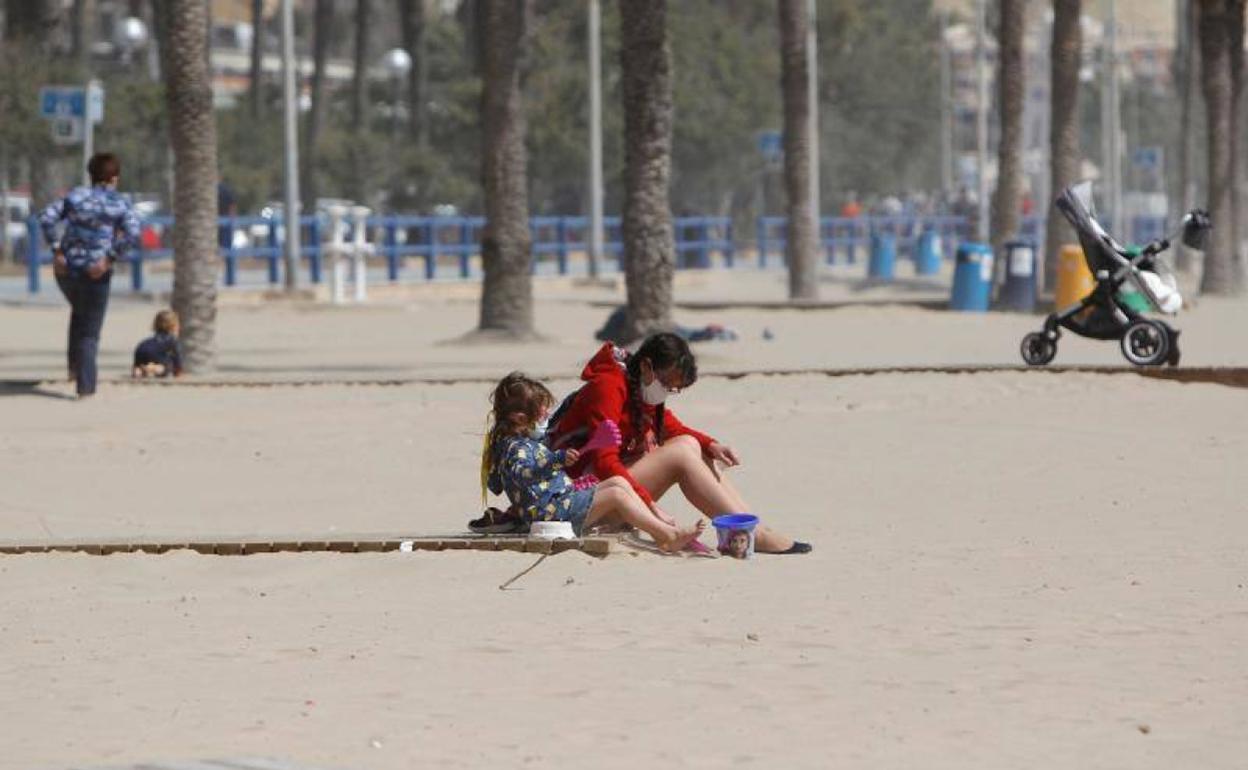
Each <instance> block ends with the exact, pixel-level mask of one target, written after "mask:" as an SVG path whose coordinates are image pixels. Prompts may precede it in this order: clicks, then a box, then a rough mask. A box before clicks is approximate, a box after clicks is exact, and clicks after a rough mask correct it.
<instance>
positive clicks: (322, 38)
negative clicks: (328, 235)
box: [299, 0, 334, 213]
mask: <svg viewBox="0 0 1248 770" xmlns="http://www.w3.org/2000/svg"><path fill="white" fill-rule="evenodd" d="M333 23H334V0H316V11H315V14H314V15H313V20H312V94H311V96H312V105H311V109H309V110H308V126H307V134H306V136H304V143H303V154H302V157H301V161H302V163H303V171H302V172H301V173H300V174H299V178H300V182H301V183H302V185H303V210H304V211H306V212H308V213H315V212H316V199H317V197H318V196H319V192H320V191H319V189H318V185H317V181H318V180H317V162H316V161H317V152H316V149H317V144H318V142H319V141H320V138H321V127H322V126H323V125H324V123H325V111H326V106H327V105H326V99H325V57H326V56H327V55H328V52H329V35H330V32H329V30H330V27H331V26H332V25H333Z"/></svg>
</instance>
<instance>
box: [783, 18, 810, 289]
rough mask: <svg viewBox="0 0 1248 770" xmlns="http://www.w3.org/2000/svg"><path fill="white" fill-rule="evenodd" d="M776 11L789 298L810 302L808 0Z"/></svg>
mask: <svg viewBox="0 0 1248 770" xmlns="http://www.w3.org/2000/svg"><path fill="white" fill-rule="evenodd" d="M779 11H780V84H781V90H782V91H783V96H784V183H785V190H786V192H787V193H788V197H787V201H788V209H787V214H788V224H787V225H786V231H787V235H786V247H785V251H786V256H787V258H788V263H789V299H814V298H815V297H817V296H818V295H819V275H818V262H817V261H816V242H815V227H814V212H813V211H812V209H811V207H812V206H813V205H814V202H813V201H812V200H811V197H810V151H811V141H812V140H813V137H812V136H811V135H810V111H811V110H812V109H814V105H812V104H811V103H810V98H809V94H810V92H809V90H808V88H807V87H808V85H809V82H810V76H811V73H810V72H808V71H807V67H806V33H807V30H808V28H809V26H810V19H809V18H808V16H807V13H806V12H807V0H780V3H779Z"/></svg>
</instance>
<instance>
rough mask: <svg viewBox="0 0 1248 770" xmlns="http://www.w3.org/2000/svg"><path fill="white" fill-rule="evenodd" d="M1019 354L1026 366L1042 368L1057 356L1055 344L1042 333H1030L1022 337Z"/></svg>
mask: <svg viewBox="0 0 1248 770" xmlns="http://www.w3.org/2000/svg"><path fill="white" fill-rule="evenodd" d="M1019 352H1021V353H1022V354H1023V361H1024V362H1025V363H1026V364H1027V365H1028V366H1044V365H1045V364H1047V363H1048V362H1050V361H1052V360H1053V356H1055V355H1057V343H1056V342H1054V341H1053V340H1051V339H1049V337H1048V335H1046V334H1045V333H1044V332H1032V333H1030V334H1028V335H1027V336H1026V337H1023V344H1022V346H1021V347H1020V350H1019Z"/></svg>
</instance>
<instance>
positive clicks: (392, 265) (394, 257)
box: [382, 214, 399, 283]
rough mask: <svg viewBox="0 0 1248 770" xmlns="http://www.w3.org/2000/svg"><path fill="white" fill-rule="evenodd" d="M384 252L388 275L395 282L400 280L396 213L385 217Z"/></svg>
mask: <svg viewBox="0 0 1248 770" xmlns="http://www.w3.org/2000/svg"><path fill="white" fill-rule="evenodd" d="M384 221H385V225H384V227H385V230H384V232H385V235H384V236H383V238H384V241H383V247H382V249H383V252H384V253H385V255H386V277H388V278H389V279H390V281H391V282H392V283H393V282H394V281H397V280H399V248H398V246H399V239H398V237H397V236H396V233H395V230H396V228H395V226H394V215H393V214H391V215H390V216H388V217H386V218H385V220H384Z"/></svg>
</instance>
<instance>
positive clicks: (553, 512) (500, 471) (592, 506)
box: [481, 372, 706, 551]
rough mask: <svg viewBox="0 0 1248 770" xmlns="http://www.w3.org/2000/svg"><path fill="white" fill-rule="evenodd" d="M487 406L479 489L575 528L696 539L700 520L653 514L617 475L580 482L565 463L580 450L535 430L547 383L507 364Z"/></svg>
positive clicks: (676, 541)
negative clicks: (618, 527)
mask: <svg viewBox="0 0 1248 770" xmlns="http://www.w3.org/2000/svg"><path fill="white" fill-rule="evenodd" d="M490 402H491V403H492V404H493V407H494V408H493V411H492V413H491V415H490V422H491V424H490V429H489V432H488V433H487V434H486V440H485V447H484V449H483V450H482V453H481V486H482V496H484V494H485V488H486V487H488V488H489V490H490V491H491V492H493V493H494V494H496V495H498V494H503V493H504V492H506V494H507V497H508V499H510V500H511V502H512V503H514V504H516V505H518V506H519V507H520V510H521V512H522V515H523V516H524V517H525V518H526V519H527V520H528V521H530V522H532V521H568V522H571V523H572V529H573V531H575V532H576V534H577V535H578V536H579V535H580V534H581V532H582V531H583V530H584V529H585V528H586V527H590V526H594V525H599V524H629V525H631V526H634V527H636V528H638V529H640V530H643V531H645V532H646V533H647V534H649V535H650V536H651V537H652V538H654V542H655V543H657V544H658V546H659V547H660V548H661V549H663V550H664V551H679V550H681V549H682V548H684V547H685V546H686V545H688V544H689V542H690V541H692V540H696V539H697V537H698V535H700V534H701V533H702V531H703V529H704V528H705V527H706V523H705V522H704V521H702V520H699V521H698V522H697V523H696V524H692V525H689V526H686V527H678V526H672V525H671V524H668V523H666V522H664V521H663V520H661V519H660V518H659V517H657V516H655V515H654V513H653V512H651V510H650V509H649V508H648V507H647V506H646V504H645V503H643V502H642V501H641V498H640V497H638V496H637V493H636V492H634V491H633V488H632V487H631V486H629V485H628V483H627V482H625V481H624V480H623V479H619V478H614V479H608V480H606V481H602V482H599V483H598V484H596V485H595V486H593V487H588V488H582V489H578V488H576V486H575V485H574V484H573V482H572V479H571V478H569V477H568V474H567V473H565V472H564V468H565V467H567V466H568V465H571V464H572V463H575V462H576V460H577V458H578V457H580V453H578V452H577V451H576V450H575V449H563V450H551V449H549V448H547V447H546V445H545V444H543V443H542V442H541V441H540V440H538V439H537V438H534V434H535V433H536V431H537V426H538V425H539V424H540V423H541V422H542V421H543V420H545V419H546V417H548V416H549V413H550V409H551V407H552V406H553V405H554V402H555V399H554V396H552V395H551V393H550V391H549V390H548V389H547V388H546V386H545V385H543V384H541V383H540V382H537V381H535V380H531V379H529V378H528V377H525V376H524V375H523V374H520V373H518V372H513V373H511V374H509V375H507V376H506V377H504V378H503V379H502V381H501V382H499V383H498V385H497V386H496V387H495V388H494V392H493V394H492V395H491V396H490Z"/></svg>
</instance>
